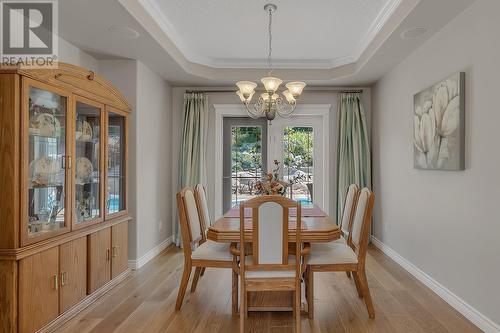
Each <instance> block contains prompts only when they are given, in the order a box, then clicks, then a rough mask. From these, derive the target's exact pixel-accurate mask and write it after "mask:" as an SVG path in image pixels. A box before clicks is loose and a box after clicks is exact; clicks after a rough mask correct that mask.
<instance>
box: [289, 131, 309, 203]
mask: <svg viewBox="0 0 500 333" xmlns="http://www.w3.org/2000/svg"><path fill="white" fill-rule="evenodd" d="M283 145H284V147H283V148H284V149H283V178H284V180H285V181H286V182H288V183H289V184H290V186H289V187H288V189H287V193H286V195H287V196H288V197H289V198H291V199H293V200H297V201H300V202H302V203H308V204H312V202H313V183H314V168H313V147H314V133H313V128H312V127H294V126H288V127H285V129H284V131H283Z"/></svg>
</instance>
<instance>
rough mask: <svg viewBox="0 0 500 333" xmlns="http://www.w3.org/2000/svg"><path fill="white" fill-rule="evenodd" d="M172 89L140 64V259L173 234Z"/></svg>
mask: <svg viewBox="0 0 500 333" xmlns="http://www.w3.org/2000/svg"><path fill="white" fill-rule="evenodd" d="M171 121H172V112H171V87H170V85H169V84H168V83H167V82H165V81H164V80H163V79H162V78H161V77H160V76H158V75H157V74H156V73H154V72H152V71H151V70H150V69H149V68H148V67H146V66H145V65H144V64H142V63H141V62H138V71H137V143H136V144H137V149H136V158H137V160H136V167H137V170H136V171H137V173H136V177H137V179H136V182H137V184H136V185H137V193H136V200H137V216H136V220H137V235H138V237H137V257H138V258H140V257H141V256H143V255H144V254H145V253H146V252H147V251H149V250H150V249H152V248H153V247H155V246H156V245H158V244H160V243H161V242H163V241H164V240H165V239H166V238H167V237H168V236H170V235H171V234H172V231H171V226H172V223H171V219H170V218H171V211H172V206H171V202H172V201H171V200H170V195H171V191H170V189H171V187H172V184H171V177H170V174H171V163H172V160H173V159H172V157H171V141H170V140H171V137H170V131H169V127H170V123H171Z"/></svg>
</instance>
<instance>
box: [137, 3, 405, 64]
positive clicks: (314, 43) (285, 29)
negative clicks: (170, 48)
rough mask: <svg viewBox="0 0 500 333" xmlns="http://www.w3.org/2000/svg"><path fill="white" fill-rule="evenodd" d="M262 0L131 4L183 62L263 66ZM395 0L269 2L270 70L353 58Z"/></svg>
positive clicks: (265, 17)
mask: <svg viewBox="0 0 500 333" xmlns="http://www.w3.org/2000/svg"><path fill="white" fill-rule="evenodd" d="M267 2H269V0H259V1H248V0H211V1H199V0H140V1H139V3H140V4H141V5H142V6H143V8H144V10H145V11H146V12H148V14H149V15H150V16H151V17H152V18H153V19H154V20H155V21H156V23H157V24H158V25H159V26H160V27H161V29H162V31H163V32H164V33H165V34H166V36H167V37H168V38H169V39H170V40H171V41H172V43H173V44H175V46H176V47H177V49H178V50H179V51H180V52H181V53H182V55H183V56H184V57H185V58H186V59H187V60H188V61H190V62H193V63H197V64H200V65H205V66H209V67H213V68H263V67H265V66H266V61H267V44H268V40H267V38H268V31H267V29H268V28H267V24H268V15H267V13H266V12H265V11H264V10H263V7H264V5H265V4H266V3H267ZM399 2H400V0H309V1H303V0H275V1H274V2H273V3H275V4H276V5H277V6H278V11H277V12H276V13H275V15H274V16H273V59H274V61H273V63H274V65H275V67H277V68H333V67H337V66H341V65H345V64H349V63H353V62H355V61H357V59H358V58H359V57H360V55H361V53H362V52H363V51H364V50H365V49H366V47H367V46H368V45H369V43H370V42H371V41H372V39H373V38H374V37H375V35H376V34H377V32H378V31H379V30H380V29H381V27H382V26H383V25H384V23H385V21H386V20H387V19H388V18H389V17H390V15H391V13H392V12H393V11H394V9H395V8H396V7H397V5H398V4H399ZM299 45H300V47H298V46H299Z"/></svg>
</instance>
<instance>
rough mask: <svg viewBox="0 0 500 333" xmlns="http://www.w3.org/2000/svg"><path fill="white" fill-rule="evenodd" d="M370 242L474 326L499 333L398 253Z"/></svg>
mask: <svg viewBox="0 0 500 333" xmlns="http://www.w3.org/2000/svg"><path fill="white" fill-rule="evenodd" d="M371 240H372V243H373V245H375V246H376V247H377V248H378V249H380V250H381V251H382V252H383V253H385V254H386V255H387V256H388V257H390V258H391V259H392V260H394V261H395V262H397V263H398V264H399V265H400V266H401V267H403V268H404V269H405V270H406V271H408V273H410V274H411V275H413V276H414V277H415V278H416V279H417V280H419V281H420V282H422V283H423V284H425V285H426V286H427V287H428V288H430V289H431V290H432V291H433V292H435V293H436V294H437V295H438V296H439V297H441V298H442V299H443V300H444V301H445V302H446V303H448V304H450V305H451V306H452V307H453V308H455V310H457V311H458V312H460V313H461V314H462V315H463V316H464V317H465V318H467V319H469V320H470V321H471V322H472V323H473V324H474V325H476V326H477V327H479V328H480V329H481V330H483V331H484V332H486V333H500V326H499V325H498V324H496V323H495V322H493V321H492V320H491V319H489V318H488V317H486V316H485V315H483V314H482V313H481V312H479V311H477V310H476V309H474V308H473V307H472V306H471V305H469V304H468V303H467V302H465V301H464V300H463V299H461V298H460V297H458V296H457V295H455V294H454V293H452V292H451V291H450V290H449V289H447V288H446V287H445V286H443V285H442V284H440V283H439V282H437V281H436V280H434V279H433V278H431V277H430V276H429V275H427V274H426V273H425V272H423V271H422V270H421V269H419V268H418V267H417V266H415V265H414V264H412V263H411V262H410V261H408V260H407V259H405V258H403V257H402V256H401V255H400V254H399V253H397V252H396V251H394V250H393V249H391V248H390V247H389V246H387V245H386V244H384V243H382V242H381V241H380V240H378V239H377V238H375V237H373V236H372V237H371Z"/></svg>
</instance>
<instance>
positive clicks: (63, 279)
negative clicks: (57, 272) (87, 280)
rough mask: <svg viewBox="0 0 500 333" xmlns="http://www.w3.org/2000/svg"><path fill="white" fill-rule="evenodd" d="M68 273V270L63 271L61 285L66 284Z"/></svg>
mask: <svg viewBox="0 0 500 333" xmlns="http://www.w3.org/2000/svg"><path fill="white" fill-rule="evenodd" d="M67 275H68V274H67V273H66V272H62V273H61V286H65V285H66V276H67Z"/></svg>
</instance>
